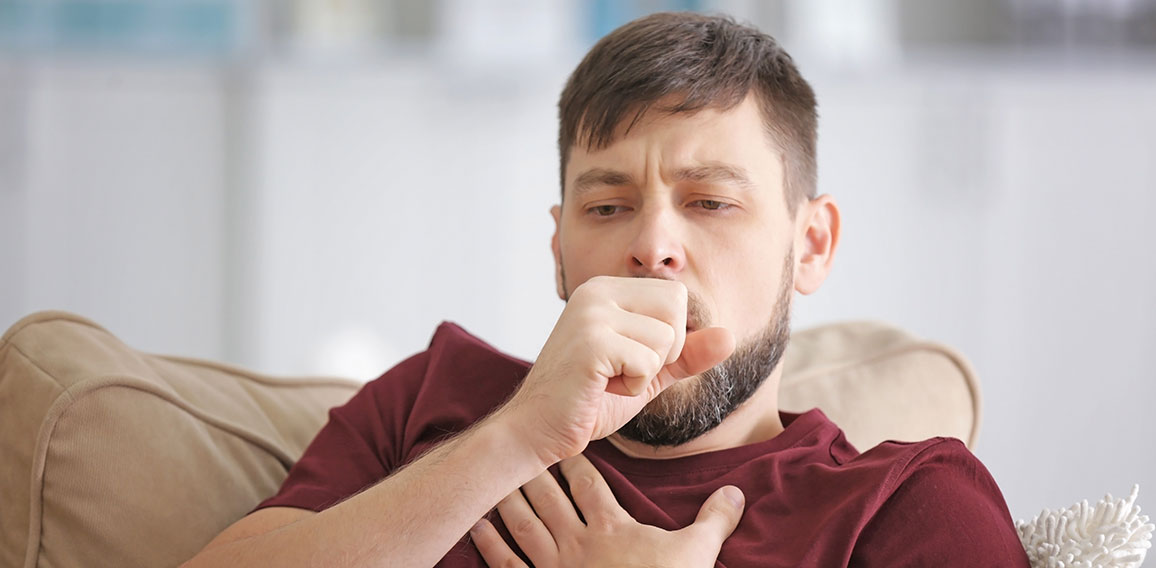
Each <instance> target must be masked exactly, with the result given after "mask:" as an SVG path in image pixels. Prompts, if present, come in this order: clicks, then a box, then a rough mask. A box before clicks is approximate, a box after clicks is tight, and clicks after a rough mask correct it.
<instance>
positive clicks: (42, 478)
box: [0, 312, 980, 568]
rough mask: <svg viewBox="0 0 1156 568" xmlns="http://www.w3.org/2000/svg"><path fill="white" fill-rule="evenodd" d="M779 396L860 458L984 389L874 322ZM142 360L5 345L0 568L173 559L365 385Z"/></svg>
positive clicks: (78, 344)
mask: <svg viewBox="0 0 1156 568" xmlns="http://www.w3.org/2000/svg"><path fill="white" fill-rule="evenodd" d="M785 364H786V371H785V373H784V380H783V385H782V394H781V398H782V403H783V405H784V407H785V408H786V409H788V410H805V409H809V408H812V407H816V406H817V407H819V408H822V409H823V410H824V411H825V412H826V413H827V415H828V416H830V417H831V418H832V419H833V420H834V421H835V422H836V423H838V424H840V425H842V426H843V428H844V430H845V431H846V432H847V436H848V438H849V439H850V440H851V442H852V443H854V444H855V445H856V446H858V447H860V448H866V447H870V446H872V445H874V444H876V443H877V442H879V441H882V440H885V439H899V440H917V439H923V438H927V437H930V436H935V435H946V436H955V437H958V438H960V439H962V440H964V441H965V442H967V444H968V446H969V447H974V445H975V442H976V436H977V434H978V428H979V408H980V405H979V401H980V397H979V391H978V387H977V383H976V381H975V377H974V375H973V373H972V372H971V370H970V368H969V367H968V365H967V363H966V362H964V360H963V359H962V358H961V357H960V356H959V355H958V354H956V353H955V352H954V351H952V350H950V349H948V348H945V347H943V346H941V345H937V344H934V343H930V342H926V341H922V340H919V339H917V338H915V337H912V336H911V335H909V334H907V333H905V332H903V331H900V330H897V329H894V328H890V327H887V326H883V325H880V324H874V323H844V324H837V325H829V326H824V327H819V328H815V329H810V330H806V331H801V332H798V333H796V334H795V335H794V336H793V338H792V342H791V346H790V348H789V350H788V352H787V356H786V360H785ZM358 387H359V385H358V384H357V383H355V382H352V381H348V380H341V379H331V378H273V377H267V376H261V375H257V374H254V373H250V372H247V371H244V370H242V369H238V368H235V367H230V366H227V365H222V364H219V363H213V362H209V361H198V360H194V359H186V358H181V357H169V356H160V355H150V354H146V353H141V352H139V351H136V350H134V349H132V348H131V347H129V346H127V345H125V344H124V343H122V342H121V341H120V340H118V339H117V338H116V337H115V336H114V335H113V334H111V333H110V332H108V331H106V330H105V329H103V328H101V327H100V326H99V325H97V324H95V323H93V322H91V321H89V320H87V319H84V318H82V317H79V316H76V315H72V314H68V313H64V312H41V313H37V314H33V315H30V316H28V317H26V318H24V319H22V320H20V321H19V322H17V323H16V324H15V325H13V326H12V327H11V329H9V330H8V332H7V333H5V334H4V336H3V338H0V566H12V567H21V566H22V567H25V568H32V567H48V566H51V567H54V568H64V567H70V566H120V567H132V566H150V567H155V566H174V565H177V564H179V563H180V562H181V561H182V560H184V559H187V558H188V557H190V556H192V555H193V554H194V553H195V552H196V551H197V550H199V549H200V548H201V547H202V546H203V545H204V544H205V543H206V542H208V540H209V539H210V538H212V537H213V536H214V535H215V534H217V533H218V532H220V531H221V530H222V529H223V528H224V527H226V526H227V525H228V524H230V523H231V522H233V521H234V520H236V519H237V518H239V517H241V516H243V515H244V514H245V513H247V512H248V511H249V510H250V509H251V508H252V507H253V506H254V505H256V504H257V502H258V501H260V500H261V499H263V498H265V497H266V496H268V495H270V494H272V493H273V492H274V491H276V489H277V488H278V486H279V485H280V483H281V480H282V479H283V478H284V476H285V474H286V472H287V471H288V468H289V467H290V465H291V464H292V463H293V461H294V460H295V459H297V457H298V456H299V455H300V454H301V452H302V451H303V450H304V448H305V446H306V445H307V444H308V442H309V440H310V439H311V437H312V436H313V434H314V433H315V432H316V431H317V430H318V429H319V428H320V427H321V425H322V424H323V423H324V421H325V417H326V409H328V408H329V407H331V406H334V405H338V404H341V403H342V402H343V401H345V400H346V399H348V398H349V397H350V396H352V395H353V393H354V392H355V391H356V390H357V388H358Z"/></svg>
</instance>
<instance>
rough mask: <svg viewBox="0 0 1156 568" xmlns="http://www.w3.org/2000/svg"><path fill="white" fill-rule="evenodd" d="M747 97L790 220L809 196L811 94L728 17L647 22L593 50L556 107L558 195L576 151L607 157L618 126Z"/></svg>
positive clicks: (786, 61) (776, 54)
mask: <svg viewBox="0 0 1156 568" xmlns="http://www.w3.org/2000/svg"><path fill="white" fill-rule="evenodd" d="M752 91H753V92H754V93H755V96H756V97H757V100H758V103H759V109H760V110H761V112H762V115H763V123H764V126H765V128H766V129H767V131H768V136H769V137H770V140H771V141H772V143H774V144H776V146H777V147H778V150H779V151H780V153H781V154H782V156H783V171H784V175H783V177H784V179H783V184H784V187H785V188H786V190H785V193H786V201H787V206H788V208H789V209H790V210H791V211H794V210H795V208H796V206H797V205H798V203H799V202H801V201H802V200H803V199H804V198H812V197H814V196H815V190H816V161H815V139H816V137H817V132H816V130H817V128H818V115H817V112H816V110H815V106H816V104H815V93H814V91H812V90H811V86H810V85H809V84H807V81H806V80H804V79H803V77H802V75H800V74H799V70H798V69H797V68H796V67H795V63H794V61H793V60H792V59H791V56H790V55H788V54H787V52H786V51H784V50H783V48H782V47H780V46H779V44H778V43H777V42H776V41H775V40H774V38H772V37H771V36H768V35H766V34H764V33H762V32H760V31H759V30H757V29H755V28H753V27H750V26H746V25H741V24H738V23H736V22H735V21H734V20H733V19H731V18H728V17H724V16H707V15H702V14H693V13H659V14H652V15H650V16H646V17H644V18H640V19H637V20H635V21H633V22H630V23H628V24H626V25H624V26H622V27H620V28H618V29H616V30H614V31H613V32H611V33H610V34H609V35H607V36H606V37H604V38H602V39H601V40H599V41H598V43H597V44H595V45H594V47H593V48H592V49H591V50H590V52H589V53H587V54H586V57H585V58H583V59H582V62H581V63H579V64H578V67H577V68H575V69H574V72H573V73H572V74H571V75H570V79H569V80H568V81H567V82H566V88H565V89H563V90H562V97H561V99H560V100H559V101H558V115H559V120H560V125H559V132H558V148H559V152H560V153H561V171H562V184H563V188H565V183H566V164H567V161H568V158H569V154H570V149H571V148H572V147H574V146H575V145H577V144H582V145H584V146H585V147H586V148H588V149H597V148H604V147H606V146H608V145H609V144H611V143H612V142H614V138H615V133H616V131H617V130H618V128H619V127H620V125H621V124H622V123H624V122H626V131H629V130H630V128H631V127H633V126H634V125H635V124H636V123H637V122H638V121H639V119H641V118H642V116H643V115H645V114H646V112H647V111H649V110H651V109H655V110H659V111H662V112H668V113H671V114H675V113H684V112H685V113H694V112H697V111H699V110H702V109H704V108H715V109H719V110H729V109H731V108H733V107H734V106H736V105H738V104H739V103H741V102H742V101H743V99H744V98H746V96H747V94H748V93H750V92H752ZM671 100H673V101H675V102H673V103H670V102H668V101H671ZM660 101H661V104H662V106H657V105H658V104H660ZM627 121H628V122H627ZM563 191H564V189H563Z"/></svg>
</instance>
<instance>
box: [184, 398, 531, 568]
mask: <svg viewBox="0 0 1156 568" xmlns="http://www.w3.org/2000/svg"><path fill="white" fill-rule="evenodd" d="M513 430H514V429H513V428H511V427H510V426H509V425H508V424H507V423H505V422H504V421H503V420H501V419H500V417H498V416H491V417H490V418H487V419H486V420H484V421H483V422H481V423H479V424H478V425H477V426H475V427H474V428H472V429H470V430H468V431H466V432H465V433H463V434H461V435H459V436H457V437H455V438H453V439H451V440H449V441H447V442H446V443H444V444H442V445H440V446H438V447H437V448H435V449H434V450H432V451H430V452H429V453H427V454H425V455H424V456H422V457H421V458H419V459H418V460H416V461H414V462H413V463H412V464H410V465H408V466H406V467H405V468H403V469H401V470H399V471H398V472H396V473H395V474H393V475H391V476H390V477H388V478H386V479H385V480H383V481H381V482H380V483H378V484H377V485H374V486H373V487H371V488H369V489H367V490H365V491H363V492H361V493H359V494H358V495H356V496H354V497H351V498H350V499H348V500H346V501H343V502H342V503H339V504H338V505H335V506H333V507H331V508H330V509H327V510H325V511H322V512H320V513H318V514H315V515H309V516H308V517H306V518H303V519H301V520H299V521H297V522H294V523H291V524H288V525H285V526H283V527H280V528H278V529H275V530H273V531H270V532H268V533H265V534H260V535H256V536H251V537H246V538H242V539H240V540H236V541H233V542H228V543H223V544H220V545H216V546H210V547H208V548H206V549H205V550H203V551H202V552H201V554H199V555H198V556H197V557H196V558H194V559H193V560H192V561H190V562H189V563H188V564H186V566H187V567H188V568H194V567H201V566H226V565H228V566H264V565H268V566H335V567H336V566H341V567H344V566H349V567H353V566H432V565H434V564H435V563H436V562H437V561H438V560H440V559H441V558H442V557H443V556H444V555H445V554H446V553H447V552H448V551H449V550H450V548H452V547H453V545H454V543H455V542H457V541H458V539H460V538H461V537H462V535H464V534H466V532H467V531H468V530H469V529H470V527H471V526H473V524H474V523H475V522H477V520H478V519H480V518H481V517H482V516H483V515H485V514H486V513H487V512H488V511H489V510H490V509H491V508H493V507H494V506H495V505H496V504H497V503H498V501H500V500H501V499H502V498H503V497H505V496H506V495H508V494H509V493H510V492H511V491H514V490H516V489H517V488H518V487H519V486H521V485H522V484H523V483H525V482H526V481H529V480H530V479H532V478H533V477H534V476H536V475H537V474H539V473H541V472H542V471H543V470H544V469H545V465H546V464H541V463H540V462H539V461H538V459H537V458H536V456H535V455H534V454H533V452H529V451H528V448H526V447H523V446H522V445H521V444H519V443H518V442H517V439H518V438H517V432H515V431H513Z"/></svg>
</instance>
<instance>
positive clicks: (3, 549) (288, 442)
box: [0, 312, 359, 567]
mask: <svg viewBox="0 0 1156 568" xmlns="http://www.w3.org/2000/svg"><path fill="white" fill-rule="evenodd" d="M358 388H359V385H358V384H357V383H355V382H352V381H345V380H338V379H326V378H317V379H295V380H288V379H275V378H269V377H262V376H258V375H255V374H252V373H248V372H245V371H243V370H240V369H236V368H233V367H229V366H225V365H221V364H217V363H211V362H206V361H197V360H193V359H184V358H179V357H165V356H158V355H149V354H145V353H141V352H139V351H136V350H134V349H132V348H130V347H128V346H127V345H125V344H124V343H122V342H121V341H120V340H118V339H117V338H116V337H114V336H113V335H112V334H110V333H109V332H107V331H105V330H104V329H102V328H101V327H100V326H98V325H96V324H94V323H93V322H91V321H88V320H86V319H84V318H81V317H78V316H75V315H71V314H67V313H63V312H42V313H37V314H33V315H31V316H28V317H26V318H24V319H22V320H20V321H19V322H17V323H16V324H15V325H13V326H12V328H11V329H10V330H9V331H8V332H7V333H6V334H5V335H4V336H3V338H0V456H3V459H0V565H3V566H25V567H33V566H59V567H64V566H82V565H85V566H87V565H94V564H98V565H102V566H125V567H128V566H174V565H177V564H179V563H180V562H181V561H183V560H185V559H188V558H189V557H190V556H192V555H193V554H195V553H196V552H197V550H199V549H200V548H201V547H202V546H204V544H205V543H206V542H208V540H209V539H211V538H212V537H213V536H215V535H216V534H217V533H219V532H220V531H221V530H223V529H224V528H225V527H226V526H227V525H228V524H229V523H230V522H232V521H233V520H235V519H237V518H239V517H241V516H243V515H244V514H245V513H246V512H248V510H250V509H251V508H252V507H253V506H255V505H256V504H257V503H258V502H259V501H260V500H261V499H264V498H265V497H268V496H269V495H271V494H272V493H273V492H275V491H276V490H277V488H278V487H279V486H280V483H281V481H282V480H283V479H284V477H285V474H286V472H287V470H288V468H289V466H290V465H291V464H292V463H293V462H294V461H295V460H296V459H297V458H298V457H299V456H300V455H301V452H302V451H304V448H305V446H306V445H307V444H308V443H309V441H310V440H311V439H312V437H313V435H314V434H315V433H316V432H317V430H318V429H319V428H320V427H321V425H322V424H323V423H324V421H325V418H326V411H327V409H328V408H330V407H332V406H335V405H338V404H341V403H343V402H344V401H345V400H347V399H348V398H349V397H350V396H352V395H353V393H354V392H356V390H357V389H358Z"/></svg>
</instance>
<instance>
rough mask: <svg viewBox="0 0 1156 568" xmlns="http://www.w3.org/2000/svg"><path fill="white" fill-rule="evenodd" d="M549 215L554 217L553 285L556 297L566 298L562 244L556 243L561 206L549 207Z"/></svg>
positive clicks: (559, 230) (552, 238) (551, 239)
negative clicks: (556, 291)
mask: <svg viewBox="0 0 1156 568" xmlns="http://www.w3.org/2000/svg"><path fill="white" fill-rule="evenodd" d="M550 216H551V217H553V218H554V236H553V237H551V238H550V250H552V251H553V252H554V285H555V287H557V289H558V297H559V298H561V299H562V300H565V299H566V276H565V274H564V273H563V272H562V246H561V245H560V244H559V243H558V233H560V232H562V206H561V205H555V206H553V207H551V208H550Z"/></svg>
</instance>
